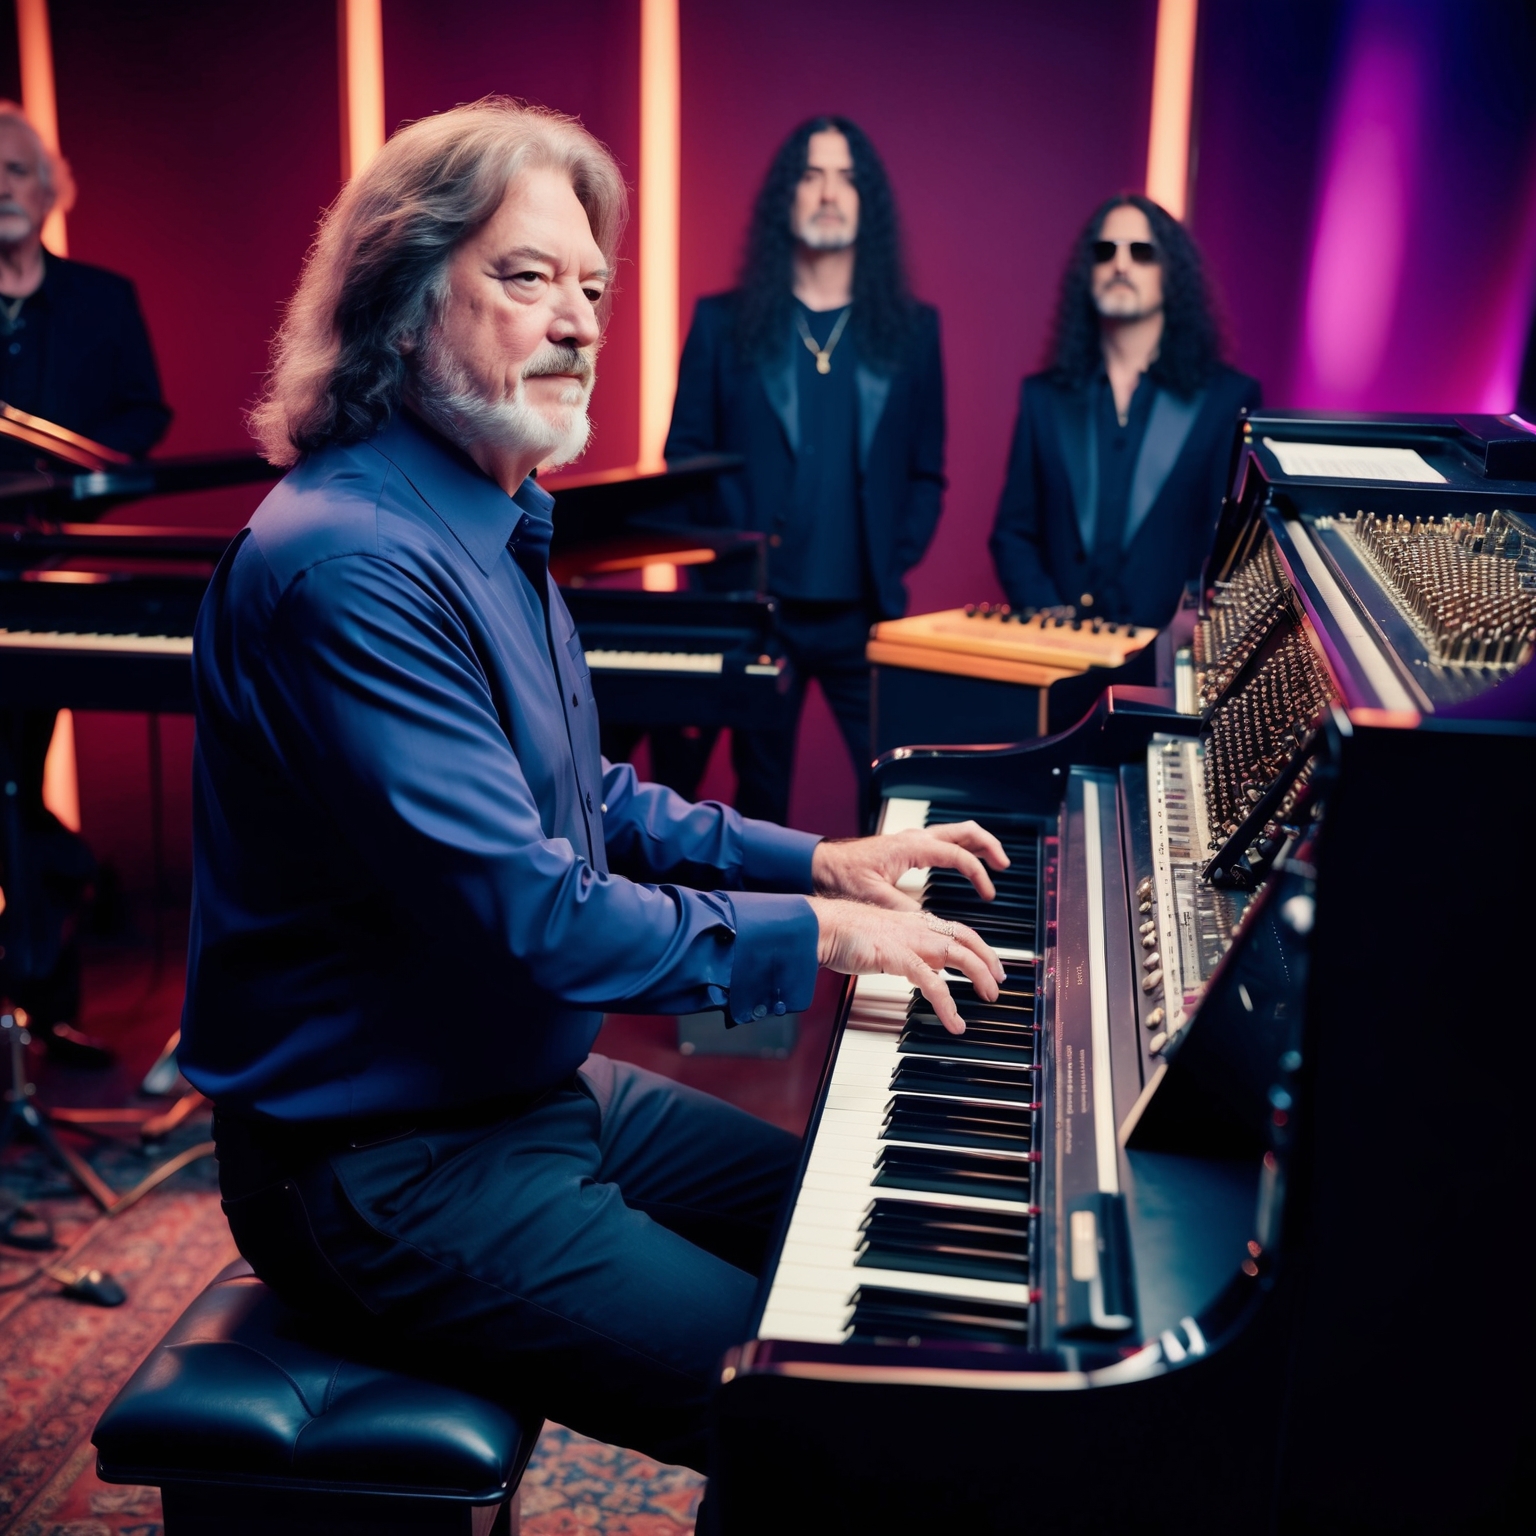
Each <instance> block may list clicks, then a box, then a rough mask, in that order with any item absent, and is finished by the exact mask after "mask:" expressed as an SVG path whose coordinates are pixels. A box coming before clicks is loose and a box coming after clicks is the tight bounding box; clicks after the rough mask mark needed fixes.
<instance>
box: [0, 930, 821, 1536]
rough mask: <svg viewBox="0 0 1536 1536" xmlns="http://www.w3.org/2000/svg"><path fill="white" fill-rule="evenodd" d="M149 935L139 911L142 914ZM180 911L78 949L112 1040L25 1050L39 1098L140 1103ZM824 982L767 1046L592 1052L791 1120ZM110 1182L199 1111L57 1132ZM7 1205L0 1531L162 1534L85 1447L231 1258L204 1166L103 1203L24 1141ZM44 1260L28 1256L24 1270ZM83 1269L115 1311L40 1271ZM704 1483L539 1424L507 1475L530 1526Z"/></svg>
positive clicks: (665, 1044)
mask: <svg viewBox="0 0 1536 1536" xmlns="http://www.w3.org/2000/svg"><path fill="white" fill-rule="evenodd" d="M145 926H146V927H148V928H151V929H153V928H154V926H155V925H154V924H147V925H145ZM184 929H185V922H184V917H182V916H181V915H179V914H173V915H170V916H165V915H162V917H161V919H160V921H159V924H158V938H157V937H155V936H154V934H153V933H148V934H144V935H141V936H140V937H139V938H138V939H136V940H133V941H122V942H114V943H110V944H108V943H97V944H94V945H92V946H90V947H88V948H87V951H86V959H85V987H84V996H85V1004H84V1007H83V1010H82V1016H81V1021H80V1022H81V1024H82V1026H83V1027H84V1028H85V1029H86V1030H87V1031H88V1032H90V1033H91V1034H93V1035H96V1036H98V1037H100V1038H101V1039H103V1040H104V1041H106V1042H108V1043H110V1044H111V1045H112V1046H113V1048H114V1049H115V1050H116V1051H117V1053H118V1061H117V1064H116V1066H115V1067H113V1068H112V1069H110V1070H108V1071H105V1072H86V1071H80V1070H72V1069H66V1068H61V1067H58V1066H56V1065H55V1064H53V1063H51V1062H49V1061H47V1060H45V1059H43V1057H42V1056H41V1054H40V1053H38V1052H36V1051H35V1050H34V1051H33V1052H32V1053H30V1055H29V1060H28V1068H29V1071H30V1073H31V1074H32V1076H33V1078H34V1080H35V1082H36V1084H37V1102H38V1103H40V1104H41V1105H43V1106H44V1107H48V1106H60V1105H75V1106H97V1107H131V1106H142V1107H146V1108H149V1107H154V1106H156V1105H157V1104H160V1105H162V1107H163V1104H164V1103H168V1102H169V1101H155V1100H149V1099H145V1098H144V1097H142V1096H141V1095H140V1094H139V1092H138V1085H139V1084H140V1082H141V1081H142V1079H143V1076H144V1073H145V1072H146V1071H147V1069H148V1068H149V1066H150V1065H151V1064H152V1063H153V1061H154V1060H155V1058H156V1056H157V1055H158V1054H159V1052H160V1050H161V1048H162V1046H163V1045H164V1044H165V1042H166V1040H167V1038H168V1037H169V1035H170V1034H171V1032H172V1031H173V1030H174V1029H175V1028H176V1025H177V1022H178V1019H179V1015H180V1010H181V997H182V970H183V964H184V953H185V950H184V941H183V934H184ZM838 995H839V984H838V980H837V978H834V977H831V976H824V977H823V978H822V985H821V987H820V988H819V990H818V992H817V996H816V1000H815V1003H814V1005H813V1006H812V1008H811V1009H810V1010H809V1011H808V1012H807V1013H806V1014H805V1015H803V1016H802V1019H801V1027H800V1034H799V1040H798V1043H797V1044H796V1046H795V1048H794V1049H793V1051H792V1052H791V1053H790V1054H789V1055H788V1056H787V1057H786V1058H784V1059H783V1060H774V1059H760V1058H756V1057H748V1056H715V1055H703V1054H692V1055H683V1054H681V1053H680V1052H679V1050H678V1048H677V1025H676V1022H675V1021H674V1020H672V1019H663V1018H647V1017H634V1018H624V1017H617V1016H612V1017H610V1018H609V1020H608V1022H607V1024H606V1025H605V1027H604V1029H603V1032H602V1035H601V1037H600V1038H599V1041H598V1046H597V1048H598V1050H600V1051H602V1052H605V1053H606V1054H608V1055H610V1056H614V1057H617V1058H619V1059H622V1060H626V1061H632V1062H635V1063H637V1064H638V1065H640V1066H644V1067H648V1068H650V1069H651V1070H652V1071H655V1072H660V1073H663V1074H664V1075H666V1076H668V1077H673V1078H676V1079H678V1080H679V1081H681V1082H685V1083H689V1084H691V1085H692V1086H694V1087H697V1088H701V1089H703V1090H705V1091H707V1092H710V1093H715V1094H718V1095H720V1096H721V1097H722V1098H725V1099H728V1100H730V1101H731V1102H732V1103H735V1104H738V1105H740V1106H741V1107H742V1108H744V1109H747V1110H750V1111H751V1112H753V1113H754V1114H758V1115H761V1116H763V1117H764V1118H765V1119H768V1120H771V1121H773V1122H774V1123H775V1124H777V1125H780V1126H783V1127H784V1128H786V1129H788V1130H792V1131H796V1132H799V1131H802V1130H803V1129H804V1127H805V1123H806V1119H807V1117H808V1116H809V1113H810V1108H811V1103H812V1100H813V1099H814V1096H815V1091H816V1083H817V1079H818V1077H819V1075H820V1072H821V1067H822V1061H823V1057H824V1056H825V1053H826V1046H827V1041H828V1038H829V1036H830V1033H831V1028H832V1023H833V1018H834V1014H835V1011H836V1006H837V999H838ZM66 1135H67V1139H68V1141H69V1144H70V1145H71V1146H73V1147H75V1148H76V1149H77V1150H79V1151H80V1152H82V1153H83V1154H85V1155H86V1156H87V1157H88V1159H89V1161H90V1162H91V1164H92V1166H93V1167H94V1168H95V1169H96V1170H97V1172H98V1173H100V1174H101V1175H102V1177H103V1178H105V1179H106V1180H107V1182H108V1183H109V1184H111V1185H112V1187H113V1188H114V1189H117V1190H124V1189H128V1188H131V1187H132V1186H133V1185H135V1184H136V1183H138V1181H139V1180H140V1179H142V1178H143V1177H144V1176H145V1175H146V1174H147V1173H149V1172H151V1171H152V1170H153V1169H154V1168H155V1167H156V1166H158V1165H159V1164H160V1163H161V1162H162V1161H163V1160H164V1159H166V1158H168V1157H173V1156H175V1155H176V1154H177V1153H178V1152H180V1151H183V1150H187V1149H190V1148H193V1147H196V1146H197V1145H198V1144H200V1143H203V1142H206V1140H207V1138H208V1135H209V1124H208V1116H207V1112H206V1110H204V1111H203V1112H201V1113H200V1114H197V1115H195V1116H193V1117H192V1118H191V1119H190V1120H189V1121H188V1122H187V1123H186V1124H185V1125H184V1126H182V1127H181V1128H180V1129H178V1130H177V1131H176V1132H175V1133H174V1134H173V1135H171V1136H170V1137H168V1138H166V1140H165V1141H164V1142H163V1143H162V1144H161V1145H160V1146H159V1147H157V1148H154V1149H149V1150H146V1149H144V1148H142V1147H141V1146H140V1145H139V1142H138V1138H137V1136H136V1134H134V1132H133V1130H132V1128H131V1127H130V1128H128V1129H126V1130H124V1131H122V1132H118V1133H114V1134H111V1135H107V1136H102V1137H90V1136H85V1135H82V1134H78V1133H66ZM16 1200H22V1201H24V1202H25V1203H26V1204H28V1205H29V1206H31V1207H32V1208H33V1209H34V1210H36V1211H39V1212H41V1213H43V1214H46V1215H47V1216H48V1218H49V1219H50V1220H51V1222H52V1223H53V1228H54V1236H55V1246H54V1248H53V1249H51V1250H50V1251H48V1252H46V1253H28V1252H23V1251H21V1250H18V1249H15V1248H9V1247H0V1531H6V1532H15V1533H17V1536H160V1531H161V1523H160V1500H159V1495H158V1493H157V1492H156V1491H155V1490H154V1489H147V1488H128V1487H113V1486H109V1485H107V1484H104V1483H102V1482H100V1481H99V1480H98V1479H97V1477H96V1475H95V1471H94V1466H95V1462H94V1454H93V1452H92V1449H91V1445H90V1436H91V1430H92V1427H93V1426H94V1424H95V1422H96V1418H97V1416H98V1415H99V1414H100V1412H101V1410H102V1409H103V1408H104V1407H105V1406H106V1404H107V1403H108V1402H109V1401H110V1400H111V1398H112V1396H113V1394H114V1393H115V1392H116V1391H117V1389H118V1388H119V1387H120V1386H121V1384H122V1383H123V1382H124V1381H125V1380H126V1379H127V1378H128V1376H129V1375H130V1374H131V1373H132V1372H133V1370H134V1368H135V1367H136V1366H137V1365H138V1363H139V1362H140V1361H141V1360H142V1359H143V1358H144V1356H145V1354H146V1353H147V1352H148V1351H149V1350H150V1348H151V1347H152V1346H153V1345H154V1344H155V1342H156V1341H157V1340H158V1339H159V1338H160V1336H161V1335H162V1334H163V1333H164V1332H165V1331H166V1330H167V1329H168V1328H169V1327H170V1325H171V1323H172V1322H173V1321H174V1320H175V1319H176V1317H177V1316H178V1315H179V1314H180V1312H181V1311H182V1309H183V1308H184V1307H185V1306H186V1305H187V1303H188V1302H189V1301H190V1300H191V1299H192V1297H193V1296H195V1295H196V1294H197V1292H198V1291H199V1290H201V1289H202V1287H203V1286H204V1285H206V1284H207V1283H208V1281H209V1280H210V1279H211V1278H212V1277H213V1276H214V1275H215V1274H217V1273H218V1271H219V1270H220V1269H222V1268H223V1267H224V1265H225V1264H227V1263H228V1262H229V1261H230V1259H232V1258H233V1257H234V1256H235V1249H234V1244H233V1242H232V1241H231V1240H230V1236H229V1230H228V1227H227V1226H226V1224H225V1222H224V1218H223V1215H222V1213H221V1211H220V1209H219V1203H218V1186H217V1175H216V1170H215V1165H214V1164H213V1162H212V1160H211V1159H207V1158H205V1159H201V1160H199V1161H196V1162H193V1163H191V1164H190V1165H189V1166H188V1167H186V1168H185V1169H184V1170H182V1171H181V1172H179V1173H177V1174H176V1175H174V1176H173V1177H172V1178H170V1179H169V1180H168V1181H167V1182H166V1183H164V1184H163V1185H161V1186H159V1187H158V1188H156V1189H155V1190H153V1191H152V1192H151V1193H149V1194H147V1195H146V1196H145V1197H144V1198H143V1199H142V1200H140V1201H138V1202H137V1203H136V1204H134V1205H132V1206H131V1207H129V1208H128V1209H126V1210H124V1211H123V1212H121V1213H120V1214H118V1215H116V1216H113V1217H103V1216H101V1215H100V1213H99V1211H98V1210H97V1208H96V1207H95V1206H94V1205H93V1204H92V1203H91V1201H90V1200H89V1199H88V1198H87V1197H86V1196H85V1195H83V1194H82V1193H80V1192H78V1191H77V1190H75V1189H73V1188H72V1187H71V1186H70V1185H69V1183H68V1181H67V1180H66V1179H65V1177H64V1176H63V1175H62V1174H61V1173H60V1172H58V1171H57V1170H55V1169H54V1168H53V1167H52V1166H51V1165H50V1164H48V1163H47V1162H46V1161H45V1160H44V1158H43V1157H42V1155H41V1152H40V1150H39V1149H38V1148H37V1147H36V1146H34V1145H32V1144H30V1143H24V1144H22V1145H19V1146H13V1147H11V1148H8V1149H7V1151H6V1152H5V1155H4V1158H3V1160H0V1201H4V1202H5V1203H6V1204H9V1203H11V1202H14V1201H16ZM39 1261H41V1267H40V1264H39ZM81 1267H94V1268H97V1269H101V1270H104V1271H107V1272H108V1273H110V1274H111V1275H112V1276H113V1277H114V1278H115V1279H116V1280H117V1281H118V1282H119V1283H120V1284H121V1285H122V1287H123V1289H124V1290H125V1291H126V1292H127V1300H126V1301H125V1302H124V1303H123V1304H122V1305H121V1306H118V1307H114V1308H110V1309H107V1308H102V1307H98V1306H93V1305H90V1304H87V1303H82V1302H77V1301H71V1300H67V1299H65V1298H64V1296H63V1295H62V1294H61V1287H60V1285H59V1283H58V1282H57V1281H56V1280H55V1279H53V1278H51V1276H50V1275H49V1274H48V1272H47V1271H48V1270H49V1269H78V1268H81ZM701 1490H702V1479H700V1478H699V1477H698V1476H697V1475H696V1474H694V1473H692V1472H690V1471H688V1470H686V1469H684V1468H679V1467H667V1466H661V1465H658V1464H657V1463H655V1462H653V1461H650V1460H648V1459H647V1458H645V1457H642V1456H638V1455H636V1454H634V1453H633V1452H630V1451H626V1450H624V1449H622V1448H619V1447H614V1446H608V1445H603V1444H600V1443H598V1442H596V1441H593V1440H588V1439H585V1438H584V1437H582V1436H580V1435H577V1434H574V1433H573V1432H571V1431H569V1430H566V1429H563V1428H561V1427H560V1426H558V1425H550V1426H548V1427H547V1428H546V1429H545V1432H544V1435H543V1436H542V1438H541V1439H540V1442H539V1446H538V1449H537V1451H536V1453H535V1455H534V1459H533V1462H532V1464H531V1465H530V1467H529V1469H528V1472H527V1473H526V1475H525V1477H524V1479H523V1506H522V1507H523V1530H524V1531H525V1532H526V1533H528V1536H577V1533H582V1536H593V1533H597V1536H683V1533H686V1532H689V1531H691V1530H692V1529H693V1518H694V1511H695V1508H696V1507H697V1504H698V1499H699V1495H700V1492H701Z"/></svg>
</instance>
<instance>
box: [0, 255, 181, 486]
mask: <svg viewBox="0 0 1536 1536" xmlns="http://www.w3.org/2000/svg"><path fill="white" fill-rule="evenodd" d="M43 262H44V266H43V281H42V284H41V286H40V287H39V288H38V289H37V291H36V292H35V293H32V294H29V295H28V296H27V299H26V302H25V303H24V304H23V305H22V306H21V310H20V312H19V313H18V315H17V317H16V323H15V325H14V327H13V329H12V330H11V333H10V334H9V335H5V334H4V333H3V327H0V400H4V401H5V402H6V404H8V405H13V406H15V407H16V408H17V409H18V410H23V411H28V412H30V413H31V414H33V415H34V416H42V417H44V418H45V419H46V420H48V421H52V422H56V423H58V425H60V426H63V427H68V428H69V429H70V430H71V431H74V432H80V433H82V434H84V435H85V436H86V437H89V438H94V439H95V440H96V441H97V442H100V443H105V444H106V445H107V446H108V447H109V448H116V449H119V450H120V451H121V452H123V453H127V454H131V455H132V456H133V457H134V458H142V457H143V456H144V455H145V454H146V453H148V452H149V450H150V449H151V448H152V447H153V446H154V445H155V443H157V442H158V441H159V440H160V438H161V437H162V436H164V434H165V429H166V426H167V425H168V424H169V422H170V419H171V413H170V410H169V409H168V408H167V407H166V405H165V402H164V401H163V400H162V399H161V396H160V375H159V372H158V370H157V369H156V367H155V356H154V352H153V350H152V349H151V347H150V343H149V333H148V331H147V330H146V329H145V326H144V317H143V315H142V314H141V313H140V310H139V301H138V296H137V295H136V294H135V293H134V290H133V284H132V283H130V282H129V281H128V280H127V279H126V278H123V277H119V276H118V275H117V274H116V273H115V272H107V271H104V270H103V269H102V268H100V267H92V266H87V265H86V264H85V263H84V262H79V261H66V260H64V259H63V258H62V257H59V256H47V255H45V256H44V258H43ZM39 456H40V455H39V452H38V450H37V449H35V448H30V447H27V446H26V445H25V444H20V443H15V442H11V441H8V440H7V441H0V469H30V468H31V467H32V466H33V465H34V463H35V462H36V461H37V459H38V458H39Z"/></svg>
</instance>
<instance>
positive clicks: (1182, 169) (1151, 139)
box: [1147, 0, 1199, 219]
mask: <svg viewBox="0 0 1536 1536" xmlns="http://www.w3.org/2000/svg"><path fill="white" fill-rule="evenodd" d="M1198 13H1199V0H1158V5H1157V53H1156V55H1155V57H1154V60H1153V64H1152V127H1151V131H1150V132H1149V133H1148V135H1147V196H1148V197H1150V198H1151V199H1152V201H1153V202H1154V203H1161V204H1162V206H1163V207H1164V208H1166V209H1167V210H1168V212H1169V213H1171V214H1172V215H1173V216H1174V218H1176V219H1182V218H1183V217H1184V213H1185V208H1186V205H1187V204H1188V201H1189V124H1190V116H1191V112H1192V104H1193V101H1194V94H1195V29H1196V23H1197V19H1198Z"/></svg>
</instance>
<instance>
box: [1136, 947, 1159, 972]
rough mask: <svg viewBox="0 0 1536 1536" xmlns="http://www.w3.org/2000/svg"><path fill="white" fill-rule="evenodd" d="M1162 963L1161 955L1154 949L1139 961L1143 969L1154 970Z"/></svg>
mask: <svg viewBox="0 0 1536 1536" xmlns="http://www.w3.org/2000/svg"><path fill="white" fill-rule="evenodd" d="M1162 963H1163V957H1162V956H1161V955H1160V954H1158V952H1157V951H1156V950H1155V949H1154V950H1153V951H1152V953H1151V954H1150V955H1148V956H1147V958H1146V959H1145V960H1143V961H1142V962H1141V967H1142V969H1143V970H1145V971H1155V970H1157V969H1158V967H1159V966H1160V965H1161V964H1162Z"/></svg>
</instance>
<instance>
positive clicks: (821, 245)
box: [795, 219, 858, 251]
mask: <svg viewBox="0 0 1536 1536" xmlns="http://www.w3.org/2000/svg"><path fill="white" fill-rule="evenodd" d="M795 238H796V239H797V240H798V241H799V242H800V244H801V245H803V246H804V247H805V248H806V249H807V250H808V251H846V250H847V249H848V247H849V246H850V245H852V244H853V243H854V241H855V240H856V239H857V238H858V236H857V235H855V234H850V233H849V232H848V226H847V225H846V224H842V225H836V224H833V225H818V224H816V222H815V221H814V220H811V219H807V220H806V222H805V224H804V225H803V226H802V227H801V228H800V229H797V230H796V231H795Z"/></svg>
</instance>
